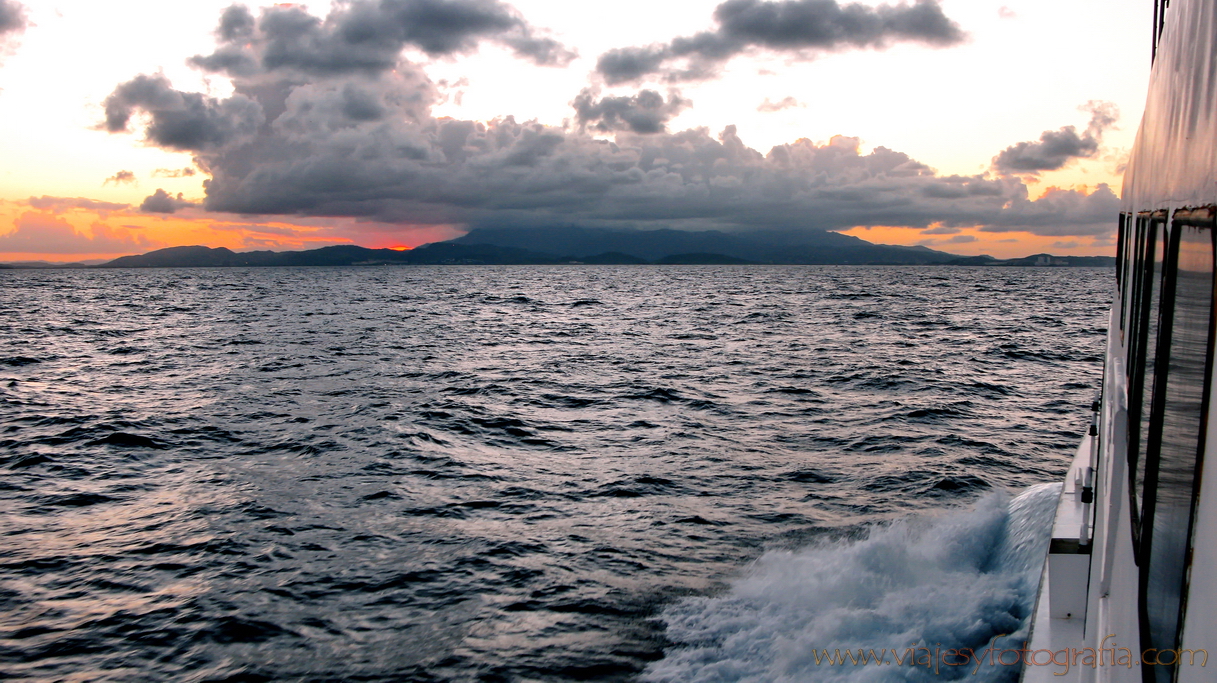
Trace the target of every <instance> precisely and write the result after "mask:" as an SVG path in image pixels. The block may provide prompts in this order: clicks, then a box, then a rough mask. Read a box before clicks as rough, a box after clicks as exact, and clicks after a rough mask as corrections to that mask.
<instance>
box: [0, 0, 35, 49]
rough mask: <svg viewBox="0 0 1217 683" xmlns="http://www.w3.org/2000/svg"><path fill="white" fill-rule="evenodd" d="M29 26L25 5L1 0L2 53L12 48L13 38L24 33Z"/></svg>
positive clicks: (0, 36) (9, 0)
mask: <svg viewBox="0 0 1217 683" xmlns="http://www.w3.org/2000/svg"><path fill="white" fill-rule="evenodd" d="M28 25H29V19H28V18H27V17H26V14H25V6H24V5H22V4H21V3H19V2H15V1H14V0H0V51H4V50H5V49H6V48H8V47H10V41H11V40H12V39H13V37H15V36H17V35H19V34H21V33H22V32H24V31H25V29H26V27H27V26H28Z"/></svg>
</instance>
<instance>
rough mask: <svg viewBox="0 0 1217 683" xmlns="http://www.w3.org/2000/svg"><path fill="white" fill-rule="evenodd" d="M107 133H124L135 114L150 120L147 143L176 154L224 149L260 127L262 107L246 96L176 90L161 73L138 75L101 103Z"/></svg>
mask: <svg viewBox="0 0 1217 683" xmlns="http://www.w3.org/2000/svg"><path fill="white" fill-rule="evenodd" d="M104 105H105V109H106V120H105V123H104V124H102V125H103V126H104V127H105V129H106V130H108V131H109V132H111V133H117V132H120V131H125V130H126V129H127V122H128V121H129V120H130V119H131V116H132V114H134V113H135V112H136V111H137V110H142V111H144V112H145V113H147V114H148V115H149V116H150V117H151V119H152V120H151V122H150V123H149V124H148V127H147V128H146V129H145V130H144V133H145V134H146V135H147V138H148V142H150V143H151V144H153V145H156V146H157V147H165V148H168V149H173V150H178V151H188V150H203V149H214V148H218V147H222V146H223V145H225V144H227V143H229V142H231V141H233V140H234V139H237V138H241V137H247V136H250V135H252V134H253V133H254V132H255V131H256V130H257V128H258V127H259V126H260V125H262V122H263V115H262V108H261V107H260V106H259V105H258V103H257V102H254V101H253V100H251V99H249V98H247V97H245V96H244V95H239V94H238V95H234V96H233V97H230V98H228V99H225V100H217V99H215V98H213V97H208V96H206V95H203V94H201V93H184V92H180V91H178V90H174V89H173V88H172V87H171V86H170V85H169V80H168V79H167V78H165V77H164V76H163V75H159V74H158V75H155V76H147V75H139V76H136V77H135V78H133V79H132V80H130V81H127V82H126V83H123V84H121V85H119V86H118V87H117V88H115V89H114V92H112V93H110V95H109V96H108V97H106V100H105V102H104Z"/></svg>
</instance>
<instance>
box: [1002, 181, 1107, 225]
mask: <svg viewBox="0 0 1217 683" xmlns="http://www.w3.org/2000/svg"><path fill="white" fill-rule="evenodd" d="M1119 215H1120V198H1119V197H1117V196H1116V193H1115V192H1112V191H1111V188H1110V187H1108V186H1107V184H1106V183H1101V184H1099V186H1098V187H1096V188H1095V190H1094V192H1091V193H1090V194H1086V193H1084V192H1082V191H1080V190H1062V189H1060V188H1056V187H1053V188H1049V189H1048V191H1047V192H1045V193H1044V194H1043V195H1042V196H1041V197H1040V198H1039V199H1036V200H1035V201H1028V200H1027V199H1026V198H1025V197H1024V198H1017V199H1015V200H1014V201H1013V202H1011V203H1010V205H1009V206H1008V207H1007V208H1006V210H1004V211H1002V212H1001V213H1000V214H999V215H997V216H994V217H993V219H992V221H991V222H989V224H988V225H984V226H982V227H981V228H980V231H981V232H1030V233H1033V234H1036V235H1046V236H1052V237H1063V236H1067V235H1079V236H1080V235H1094V236H1104V235H1109V234H1111V233H1112V232H1113V231H1114V228H1113V226H1114V225H1115V222H1116V219H1117V217H1118V216H1119Z"/></svg>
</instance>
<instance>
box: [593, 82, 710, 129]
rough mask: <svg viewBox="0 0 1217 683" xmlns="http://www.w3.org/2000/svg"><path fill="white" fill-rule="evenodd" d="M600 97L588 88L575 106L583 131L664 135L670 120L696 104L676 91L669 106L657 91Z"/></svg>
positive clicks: (671, 96)
mask: <svg viewBox="0 0 1217 683" xmlns="http://www.w3.org/2000/svg"><path fill="white" fill-rule="evenodd" d="M597 95H599V93H598V92H596V91H594V90H592V89H590V88H585V89H584V90H583V91H582V92H580V93H579V96H578V97H576V98H575V101H574V102H572V103H571V106H573V107H574V108H575V119H576V121H578V122H579V125H580V127H582V128H586V129H589V130H594V131H596V132H599V133H609V132H615V131H629V132H632V133H661V132H663V131H664V130H666V129H667V123H668V120H669V119H671V118H672V117H674V116H676V115H677V114H679V113H680V112H682V111H684V110H685V109H687V108H688V107H689V106H690V105H691V104H692V102H690V101H689V100H686V99H684V98H682V97H681V96H680V93H679V92H676V91H675V90H673V91H670V92H669V93H668V99H667V101H666V102H665V101H664V99H663V95H660V94H659V93H657V92H655V91H654V90H643V91H641V92H639V93H638V94H637V95H632V96H631V95H622V96H616V97H603V98H600V99H596V97H597Z"/></svg>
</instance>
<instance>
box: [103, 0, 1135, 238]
mask: <svg viewBox="0 0 1217 683" xmlns="http://www.w3.org/2000/svg"><path fill="white" fill-rule="evenodd" d="M355 6H356V5H354V4H352V5H340V6H339V7H340V9H341V8H347V9H343V10H341V11H344V12H345V11H348V10H350V11H354V9H352V8H354V7H355ZM901 7H916V6H901ZM934 7H936V6H934ZM279 11H280V10H275V12H279ZM369 11H370V10H369ZM378 11H379V10H378ZM867 11H870V10H867ZM265 16H266V14H265V13H264V14H263V23H264V20H265ZM291 16H296V15H291ZM252 17H253V14H252V13H250V12H249V11H248V10H242V9H241V8H238V9H230V10H228V11H226V12H225V14H224V18H223V19H222V21H221V27H220V29H219V31H218V33H217V34H218V36H219V37H220V39H221V40H226V38H224V36H230V37H231V39H232V40H233V41H235V42H236V43H239V42H240V41H241V37H242V36H249V35H252V34H250V33H249V32H251V31H254V32H256V31H261V30H263V29H262V28H259V26H260V24H259V23H258V22H257V21H254V20H253V19H252ZM326 21H327V22H328V21H330V20H329V19H327V20H326ZM311 25H312V24H306V25H305V28H306V29H307V27H308V26H311ZM326 25H328V24H326V23H325V22H322V26H326ZM308 30H313V29H308ZM317 30H320V29H317ZM327 30H328V29H327ZM333 30H335V31H336V30H337V29H333ZM327 35H328V34H327ZM242 44H243V43H242ZM254 44H257V41H254ZM259 49H263V48H259ZM263 51H264V52H265V49H263ZM267 54H270V53H269V52H267ZM259 60H262V58H261V57H259ZM256 64H257V65H258V66H257V68H256V69H254V70H253V71H250V72H248V75H241V74H242V73H245V72H240V71H234V72H233V73H234V74H236V75H234V76H233V81H232V82H233V89H234V91H233V94H232V96H231V97H228V98H213V97H209V96H205V95H203V94H200V93H191V92H183V91H178V90H176V89H174V88H173V87H172V85H171V84H170V83H169V82H168V80H167V79H166V78H165V77H164V76H162V75H155V76H146V75H145V76H138V77H136V78H135V79H132V80H131V81H128V82H126V83H122V84H120V85H118V86H117V87H116V89H115V92H114V93H113V94H111V96H110V98H108V99H107V108H106V113H107V120H106V122H105V124H103V126H102V127H103V128H104V129H106V130H110V131H113V132H122V131H126V130H127V129H128V126H129V125H130V122H131V121H132V120H133V119H132V117H133V116H134V115H135V114H137V113H141V112H142V113H143V114H145V116H141V117H139V118H138V119H135V120H138V121H141V122H145V123H144V127H143V129H142V131H133V132H136V133H137V134H138V133H140V132H142V133H143V135H144V137H145V140H146V141H147V142H148V144H151V145H155V146H160V147H164V148H166V149H171V150H178V151H188V152H190V153H192V155H193V158H194V163H195V165H196V166H197V167H198V168H199V169H201V171H202V172H203V173H205V174H207V175H208V176H210V177H209V178H208V179H207V180H206V181H205V192H206V196H205V199H204V200H203V203H202V208H203V209H206V210H208V211H213V212H229V213H237V214H244V215H248V216H285V217H286V216H291V217H306V216H307V217H326V218H344V219H354V220H357V221H366V222H368V223H369V224H372V223H376V224H381V225H387V224H396V225H400V226H411V228H410V229H412V230H424V229H433V230H437V231H438V230H439V228H440V226H442V227H443V230H445V231H450V230H452V229H456V228H474V227H479V226H487V225H494V226H498V227H508V228H510V227H513V226H522V227H524V226H527V227H539V226H564V225H569V226H583V227H615V228H660V227H666V228H686V229H721V230H728V231H746V230H784V231H801V230H848V229H850V228H853V227H858V226H906V227H909V228H912V229H919V230H925V229H932V230H933V229H943V228H948V229H949V228H973V227H976V226H981V227H982V229H987V230H989V231H994V232H1004V231H1017V230H1028V231H1031V232H1037V233H1038V234H1054V235H1057V234H1059V235H1065V234H1069V235H1100V234H1107V233H1109V232H1110V231H1111V230H1112V225H1113V222H1114V220H1115V216H1116V213H1115V211H1114V210H1111V211H1109V209H1111V207H1112V206H1114V203H1115V197H1114V194H1113V193H1111V191H1110V190H1109V189H1107V188H1106V187H1105V186H1103V187H1101V188H1100V189H1099V190H1096V191H1095V192H1094V193H1092V194H1089V195H1087V194H1084V193H1082V192H1073V193H1072V194H1069V193H1065V194H1061V191H1057V192H1049V193H1047V194H1046V195H1045V196H1044V197H1042V198H1040V199H1038V200H1034V201H1032V200H1030V199H1028V192H1027V187H1026V185H1025V184H1024V182H1023V180H1022V179H1021V178H1019V177H1016V176H997V177H993V176H989V175H985V174H981V175H975V176H940V175H938V174H937V173H936V172H935V171H934V170H933V169H931V168H929V167H928V166H926V165H925V164H923V163H921V162H918V161H917V160H915V159H913V158H911V157H909V156H908V155H907V154H904V153H901V152H898V151H895V150H891V149H888V148H886V147H881V146H880V147H875V148H874V149H872V150H870V151H868V152H866V153H862V151H861V147H860V143H859V140H857V139H856V138H850V137H843V136H838V137H835V138H833V139H831V140H829V141H828V142H826V143H816V142H812V141H810V140H806V139H801V140H796V141H794V142H791V143H788V144H783V145H777V146H775V147H773V148H772V149H770V150H769V151H768V152H764V153H763V152H762V151H758V150H755V149H752V148H750V147H749V146H748V145H746V144H745V142H744V141H743V140H741V139H740V137H739V135H738V133H737V131H736V129H735V127H734V126H728V127H726V128H725V129H723V130H722V131H721V132H719V133H718V134H714V133H712V132H711V131H709V130H707V129H705V128H697V129H693V130H684V131H676V132H672V131H668V130H666V127H667V124H668V122H669V121H670V120H671V118H672V117H673V116H675V115H676V114H677V113H679V111H681V110H682V109H683V107H685V106H688V103H687V101H685V100H684V99H683V98H681V97H680V96H679V94H677V93H675V92H673V93H670V94H669V95H668V97H667V98H664V97H662V96H660V95H659V93H658V92H655V91H648V90H643V91H640V92H638V93H636V94H632V95H620V96H616V95H613V96H601V94H600V93H599V92H598V91H596V90H594V89H589V90H584V91H583V92H581V93H580V94H579V96H578V97H577V98H576V99H575V101H574V102H573V103H572V105H573V107H574V117H573V120H572V123H571V124H569V125H564V126H549V125H544V124H541V123H538V122H535V121H526V122H520V121H516V120H515V119H513V118H511V117H506V118H499V119H494V120H491V121H466V120H457V119H451V118H446V117H441V118H436V117H435V116H433V115H432V112H431V107H432V106H433V105H434V104H436V103H437V102H438V101H439V98H440V91H439V88H437V86H436V84H434V83H432V82H431V81H430V80H429V79H428V78H427V76H426V74H425V73H423V72H422V70H421V69H419V68H418V67H416V66H413V65H410V64H408V63H405V62H399V63H398V64H397V67H396V68H395V69H393V70H390V71H384V72H369V71H365V70H359V69H353V70H347V71H342V70H333V69H331V70H315V71H313V72H309V73H306V72H304V71H302V70H300V69H297V68H296V67H294V66H293V67H291V68H290V69H289V68H287V67H284V69H286V71H280V70H271V71H268V70H266V68H264V67H263V66H261V65H262V64H263V61H256ZM1095 122H1096V123H1095V125H1096V126H1098V127H1099V128H1100V129H1101V128H1102V127H1103V126H1104V125H1109V124H1106V123H1103V120H1102V119H1100V118H1096V119H1095ZM129 132H130V131H129ZM605 134H609V135H612V137H613V139H612V140H605V139H600V138H601V137H603V136H604V135H605ZM174 201H177V200H175V199H174V198H173V197H170V196H169V195H168V193H167V192H166V193H164V194H163V196H161V195H158V194H153V195H151V196H150V197H149V198H148V199H147V200H145V203H146V204H147V206H146V207H145V208H146V209H161V210H164V209H166V208H169V207H174V208H180V206H181V205H180V204H176V205H175V204H174V203H173V202H174ZM1062 212H1063V213H1062ZM293 220H299V219H298V218H296V219H293ZM424 226H432V227H430V228H428V227H424ZM403 229H404V228H403Z"/></svg>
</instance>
